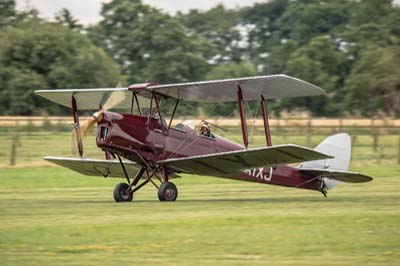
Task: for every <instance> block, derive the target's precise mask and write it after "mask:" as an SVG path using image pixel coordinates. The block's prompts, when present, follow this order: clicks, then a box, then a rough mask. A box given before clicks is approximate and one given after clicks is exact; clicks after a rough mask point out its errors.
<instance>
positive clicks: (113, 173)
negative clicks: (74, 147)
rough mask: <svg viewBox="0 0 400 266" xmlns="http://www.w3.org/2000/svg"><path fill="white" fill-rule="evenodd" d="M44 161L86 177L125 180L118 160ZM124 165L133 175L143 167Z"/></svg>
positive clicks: (47, 158)
mask: <svg viewBox="0 0 400 266" xmlns="http://www.w3.org/2000/svg"><path fill="white" fill-rule="evenodd" d="M43 159H45V160H46V161H49V162H52V163H55V164H58V165H61V166H63V167H66V168H69V169H71V170H74V171H76V172H78V173H81V174H84V175H92V176H103V177H121V178H125V175H124V172H123V170H122V168H121V165H120V163H119V161H118V160H99V159H84V158H68V157H51V156H46V157H44V158H43ZM123 163H124V166H125V168H126V171H127V172H128V173H131V174H132V173H136V172H137V171H138V170H139V169H140V167H141V166H140V165H138V164H136V163H134V162H128V161H123Z"/></svg>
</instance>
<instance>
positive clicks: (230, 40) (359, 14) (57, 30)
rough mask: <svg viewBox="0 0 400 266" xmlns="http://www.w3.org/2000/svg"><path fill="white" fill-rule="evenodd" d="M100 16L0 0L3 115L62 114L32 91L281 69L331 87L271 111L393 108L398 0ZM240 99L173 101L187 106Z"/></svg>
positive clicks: (119, 5)
mask: <svg viewBox="0 0 400 266" xmlns="http://www.w3.org/2000/svg"><path fill="white" fill-rule="evenodd" d="M101 15H102V19H101V20H100V21H99V22H98V23H97V24H95V25H90V26H84V25H81V24H80V22H79V20H77V19H75V18H74V17H73V15H72V14H71V13H70V11H68V10H67V9H62V10H60V12H59V13H57V14H55V19H54V21H47V20H44V19H42V18H40V17H39V13H38V11H37V10H34V9H32V10H29V11H24V12H20V11H17V10H16V8H15V0H0V114H1V115H39V114H40V115H43V114H50V115H51V114H69V112H70V111H69V110H68V109H66V108H63V107H61V106H58V105H55V104H52V103H49V102H48V101H46V100H44V99H41V98H40V97H37V96H35V95H34V94H33V91H34V90H36V89H45V88H54V89H61V88H93V87H115V86H117V85H118V86H127V85H129V84H132V83H142V82H147V81H151V82H156V83H161V84H163V83H176V82H188V81H200V80H210V79H220V78H236V77H246V76H255V75H268V74H277V73H284V74H287V75H291V76H294V77H297V78H300V79H304V80H306V81H308V82H311V83H313V84H315V85H318V86H320V87H322V88H324V89H325V90H326V91H327V92H328V93H327V95H325V96H319V97H312V98H311V97H310V98H301V99H300V98H298V99H282V100H276V101H273V102H272V101H271V103H270V105H269V108H270V109H271V110H272V111H273V112H274V113H275V114H276V115H279V114H280V113H281V112H282V111H309V112H310V113H311V114H313V115H316V116H349V115H361V116H374V115H380V114H382V115H389V116H394V117H399V116H400V8H399V7H398V6H395V5H394V3H393V1H390V0H364V1H351V0H329V1H328V0H326V1H319V0H318V1H317V0H271V1H266V2H263V3H257V4H255V5H253V6H250V7H242V8H236V9H227V8H225V7H224V6H223V5H217V6H215V7H214V8H211V9H210V10H207V11H200V10H196V9H193V10H190V11H189V12H187V13H179V12H178V13H177V14H176V15H174V16H172V15H169V14H168V13H166V12H165V11H163V10H160V9H158V8H156V7H153V6H150V5H146V4H144V3H142V2H141V1H140V0H113V1H111V2H108V3H105V4H103V7H102V11H101ZM252 106H253V107H254V106H256V105H255V104H250V107H252ZM235 109H236V106H235V105H234V104H226V105H218V106H208V105H199V104H193V103H186V104H182V105H181V106H180V112H182V113H184V114H193V115H196V114H197V115H199V114H200V115H202V114H204V113H208V114H211V115H225V116H226V115H233V114H234V113H235Z"/></svg>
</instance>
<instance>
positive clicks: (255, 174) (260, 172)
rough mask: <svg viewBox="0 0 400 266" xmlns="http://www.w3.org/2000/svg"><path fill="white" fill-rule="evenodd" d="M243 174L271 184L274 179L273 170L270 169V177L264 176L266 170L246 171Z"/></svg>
mask: <svg viewBox="0 0 400 266" xmlns="http://www.w3.org/2000/svg"><path fill="white" fill-rule="evenodd" d="M243 172H244V173H245V174H247V175H250V176H253V177H255V178H258V179H261V180H265V181H268V182H269V181H271V179H272V172H273V168H272V167H270V168H269V175H264V168H253V169H246V170H244V171H243Z"/></svg>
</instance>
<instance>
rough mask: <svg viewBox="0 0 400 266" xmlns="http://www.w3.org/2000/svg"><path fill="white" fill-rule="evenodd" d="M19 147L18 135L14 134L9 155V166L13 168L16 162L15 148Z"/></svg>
mask: <svg viewBox="0 0 400 266" xmlns="http://www.w3.org/2000/svg"><path fill="white" fill-rule="evenodd" d="M19 145H20V142H19V135H18V133H16V134H15V136H14V137H13V139H12V144H11V154H10V165H11V166H14V165H15V163H16V161H17V147H18V146H19Z"/></svg>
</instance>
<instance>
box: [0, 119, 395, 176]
mask: <svg viewBox="0 0 400 266" xmlns="http://www.w3.org/2000/svg"><path fill="white" fill-rule="evenodd" d="M83 119H85V118H82V120H83ZM208 120H209V121H210V122H212V123H216V124H218V125H220V126H222V127H225V128H226V129H228V131H227V132H222V131H219V132H218V129H216V128H213V129H212V130H214V131H215V133H217V134H218V135H221V136H223V137H227V138H229V139H232V140H233V141H236V142H239V143H240V142H241V141H242V137H241V130H240V127H239V124H240V121H239V120H238V119H216V118H214V119H208ZM182 121H183V119H177V120H175V123H180V122H182ZM200 121H201V120H198V119H194V121H193V122H194V124H195V125H198V124H200ZM247 123H248V129H249V140H250V143H251V145H250V146H252V147H255V146H262V145H265V137H264V129H263V126H262V120H251V119H250V120H248V122H247ZM270 125H271V132H272V141H273V144H283V143H294V144H299V145H305V146H307V147H314V146H316V145H317V144H318V143H319V142H320V141H322V140H323V139H324V138H325V137H327V136H329V135H331V134H334V133H338V132H347V133H349V134H350V135H351V138H352V145H353V150H352V158H353V161H352V165H356V166H362V165H366V164H376V165H385V164H400V130H399V129H400V120H394V119H392V120H390V119H381V120H378V119H320V118H318V119H315V118H313V119H310V118H303V117H301V118H281V119H271V120H270ZM91 134H92V135H91V136H89V137H88V138H86V139H85V141H84V150H85V156H86V157H94V158H102V157H104V154H103V152H101V151H100V150H99V149H98V148H97V147H96V143H95V141H94V131H93V132H92V133H91ZM45 155H58V156H74V157H76V156H77V152H76V148H75V145H74V138H73V135H72V119H71V118H70V117H47V118H43V117H0V168H5V167H14V166H21V167H25V166H29V167H32V166H36V165H37V166H42V165H46V164H45V162H43V160H42V157H43V156H45Z"/></svg>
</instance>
